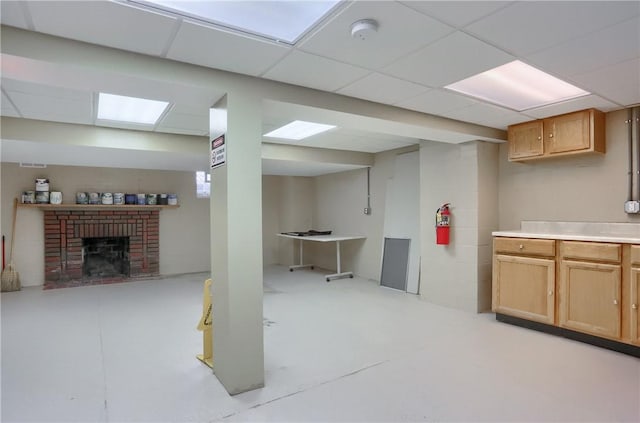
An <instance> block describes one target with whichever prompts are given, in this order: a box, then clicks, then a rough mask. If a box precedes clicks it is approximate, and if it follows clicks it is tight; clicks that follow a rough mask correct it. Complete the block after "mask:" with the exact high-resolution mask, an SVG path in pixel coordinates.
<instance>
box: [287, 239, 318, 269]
mask: <svg viewBox="0 0 640 423" xmlns="http://www.w3.org/2000/svg"><path fill="white" fill-rule="evenodd" d="M298 242H299V244H298V246H299V248H300V250H299V251H300V264H294V265H293V266H289V272H293V271H294V270H295V269H304V268H305V267H310V268H311V269H313V264H304V259H303V256H302V254H303V250H302V240H301V239H299V240H298Z"/></svg>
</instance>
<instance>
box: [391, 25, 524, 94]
mask: <svg viewBox="0 0 640 423" xmlns="http://www.w3.org/2000/svg"><path fill="white" fill-rule="evenodd" d="M514 59H515V58H514V57H513V56H510V55H508V54H506V53H505V52H503V51H501V50H499V49H497V48H495V47H492V46H490V45H488V44H486V43H483V42H482V41H479V40H477V39H475V38H473V37H470V36H468V35H467V34H464V33H462V32H455V33H454V34H451V35H449V36H447V37H445V38H443V39H441V40H438V41H436V42H435V43H433V44H431V45H429V46H427V47H425V48H423V49H421V50H418V51H417V52H415V53H413V54H411V55H409V56H407V57H405V58H403V59H400V60H398V61H397V62H395V63H393V64H392V65H390V66H387V67H386V68H385V72H386V73H389V74H391V75H394V76H397V77H399V78H403V79H406V80H409V81H412V82H415V83H418V84H423V85H428V86H431V87H443V86H445V85H447V84H449V83H451V82H455V81H459V80H461V79H464V78H466V77H469V76H471V75H475V74H477V73H480V72H484V71H486V70H488V69H491V68H494V67H496V66H499V65H503V64H505V63H508V62H510V61H512V60H514Z"/></svg>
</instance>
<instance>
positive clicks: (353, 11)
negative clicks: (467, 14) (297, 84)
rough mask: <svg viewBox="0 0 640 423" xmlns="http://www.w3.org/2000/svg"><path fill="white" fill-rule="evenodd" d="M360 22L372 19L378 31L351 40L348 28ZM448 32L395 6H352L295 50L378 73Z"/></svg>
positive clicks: (372, 3) (368, 3) (386, 3)
mask: <svg viewBox="0 0 640 423" xmlns="http://www.w3.org/2000/svg"><path fill="white" fill-rule="evenodd" d="M364 18H366V19H375V20H376V21H378V23H379V27H378V32H377V33H376V34H374V35H372V36H371V37H370V38H368V39H366V40H364V41H363V40H360V39H356V38H353V37H352V36H351V24H353V23H354V22H356V21H358V20H361V19H364ZM452 31H453V28H451V27H449V26H448V25H445V24H443V23H440V22H438V21H436V20H435V19H432V18H430V17H428V16H425V15H423V14H421V13H418V12H416V11H414V10H412V9H410V8H408V7H406V6H404V5H402V4H399V3H397V2H391V1H363V2H352V3H351V4H350V7H348V8H346V9H345V10H344V11H343V12H342V13H340V14H339V15H338V16H336V17H335V18H334V19H332V20H331V21H330V22H329V23H327V24H326V25H324V26H323V27H322V29H321V30H320V31H318V32H316V33H315V34H314V35H312V36H311V37H310V38H309V39H307V40H305V41H303V42H302V43H301V44H300V45H299V48H300V49H301V50H304V51H307V52H309V53H314V54H317V55H320V56H324V57H328V58H331V59H335V60H338V61H341V62H345V63H350V64H353V65H356V66H361V67H364V68H368V69H380V68H381V67H383V66H385V65H388V64H390V63H392V62H393V61H394V60H396V59H398V58H400V57H402V56H404V55H406V54H408V53H410V52H412V51H414V50H416V49H418V48H420V47H422V46H424V45H426V44H429V43H431V42H433V41H435V40H437V39H438V38H441V37H443V36H444V35H446V34H448V33H450V32H452Z"/></svg>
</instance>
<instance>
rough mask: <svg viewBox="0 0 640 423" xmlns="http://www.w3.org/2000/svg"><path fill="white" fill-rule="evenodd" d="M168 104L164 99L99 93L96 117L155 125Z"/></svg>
mask: <svg viewBox="0 0 640 423" xmlns="http://www.w3.org/2000/svg"><path fill="white" fill-rule="evenodd" d="M168 105H169V103H168V102H166V101H157V100H147V99H144V98H137V97H127V96H123V95H115V94H105V93H100V96H99V98H98V119H102V120H113V121H118V122H129V123H141V124H147V125H155V124H156V122H158V119H160V116H162V113H164V111H165V109H166V108H167V106H168Z"/></svg>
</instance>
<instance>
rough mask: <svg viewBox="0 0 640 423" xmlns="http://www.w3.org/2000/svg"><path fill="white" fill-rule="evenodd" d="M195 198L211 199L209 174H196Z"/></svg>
mask: <svg viewBox="0 0 640 423" xmlns="http://www.w3.org/2000/svg"><path fill="white" fill-rule="evenodd" d="M196 197H197V198H209V197H211V174H210V173H207V172H202V171H197V172H196Z"/></svg>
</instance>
